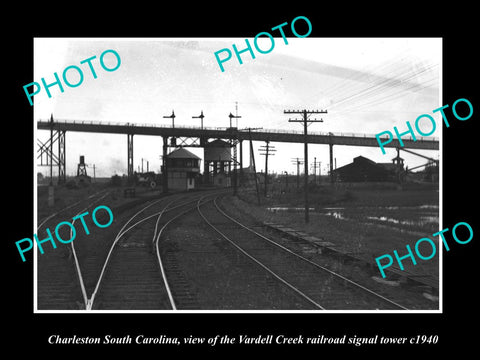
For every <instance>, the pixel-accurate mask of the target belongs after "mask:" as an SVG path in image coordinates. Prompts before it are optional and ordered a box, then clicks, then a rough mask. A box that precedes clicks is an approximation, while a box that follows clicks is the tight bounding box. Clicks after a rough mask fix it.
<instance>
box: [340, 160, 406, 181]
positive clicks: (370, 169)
mask: <svg viewBox="0 0 480 360" xmlns="http://www.w3.org/2000/svg"><path fill="white" fill-rule="evenodd" d="M399 170H403V159H402V158H400V157H396V158H394V159H392V163H376V162H374V161H372V160H370V159H367V158H366V157H363V156H357V157H356V158H354V159H353V162H352V163H351V164H347V165H345V166H342V167H340V168H337V169H335V170H334V171H333V173H334V176H335V177H336V179H337V181H344V182H367V181H396V180H398V171H399Z"/></svg>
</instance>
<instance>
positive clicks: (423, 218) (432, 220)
mask: <svg viewBox="0 0 480 360" xmlns="http://www.w3.org/2000/svg"><path fill="white" fill-rule="evenodd" d="M367 219H370V220H379V221H385V222H390V223H393V224H401V225H425V224H428V223H434V224H435V223H438V218H437V217H435V216H420V218H419V219H417V220H398V219H394V218H389V217H386V216H367Z"/></svg>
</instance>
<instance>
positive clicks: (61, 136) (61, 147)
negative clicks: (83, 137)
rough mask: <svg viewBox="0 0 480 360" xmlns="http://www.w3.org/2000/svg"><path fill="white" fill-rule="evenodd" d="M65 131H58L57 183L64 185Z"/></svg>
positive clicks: (65, 179)
mask: <svg viewBox="0 0 480 360" xmlns="http://www.w3.org/2000/svg"><path fill="white" fill-rule="evenodd" d="M65 134H66V131H65V130H58V183H59V184H65V182H66V181H67V178H66V174H65V160H66V143H65Z"/></svg>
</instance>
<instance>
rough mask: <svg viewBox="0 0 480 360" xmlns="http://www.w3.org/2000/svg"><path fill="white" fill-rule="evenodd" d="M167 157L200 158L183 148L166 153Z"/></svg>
mask: <svg viewBox="0 0 480 360" xmlns="http://www.w3.org/2000/svg"><path fill="white" fill-rule="evenodd" d="M168 157H169V158H170V159H200V158H199V157H198V156H197V155H195V154H193V153H191V152H190V151H188V150H186V149H184V148H179V149H175V150H173V151H172V152H171V153H170V154H168Z"/></svg>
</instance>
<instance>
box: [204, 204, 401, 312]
mask: <svg viewBox="0 0 480 360" xmlns="http://www.w3.org/2000/svg"><path fill="white" fill-rule="evenodd" d="M198 211H199V213H200V215H201V216H202V218H203V219H204V221H205V222H206V223H207V224H208V225H209V226H210V227H211V228H212V229H213V230H214V231H215V232H216V233H217V234H219V235H220V236H221V237H222V238H223V239H224V240H225V241H227V242H229V243H230V245H232V246H233V247H235V248H236V249H237V250H238V251H239V252H241V253H242V254H243V255H244V256H246V257H248V258H249V259H250V260H251V261H252V262H253V263H255V264H256V266H258V267H260V268H262V269H263V270H264V271H265V272H267V273H268V274H269V275H270V276H271V277H273V278H275V279H276V280H277V281H278V282H280V283H282V284H283V285H284V286H285V287H287V288H289V289H290V290H291V291H292V292H294V293H295V294H296V295H297V296H298V297H300V298H302V299H304V300H305V301H307V302H308V303H310V305H311V306H312V307H313V308H315V309H321V310H360V309H382V310H407V309H406V308H405V307H404V306H402V305H400V304H398V303H396V302H394V301H392V300H389V299H387V298H386V297H384V296H382V295H381V294H378V293H376V292H375V291H373V290H370V289H368V288H366V287H365V286H362V285H360V284H358V283H356V282H354V281H352V280H350V279H348V278H346V277H344V276H342V275H340V274H338V273H336V272H334V271H331V270H329V269H327V268H325V267H323V266H321V265H319V264H317V263H315V262H313V261H311V260H309V259H307V258H305V257H303V256H301V255H299V254H297V253H295V252H293V251H291V250H289V249H287V248H286V247H284V246H282V245H281V244H279V243H278V242H276V241H275V240H273V239H271V238H267V237H266V236H264V235H262V234H260V233H258V232H256V231H255V230H253V229H251V228H249V227H248V226H246V225H244V224H242V223H240V222H239V221H237V220H235V219H234V218H232V217H231V216H230V215H228V214H227V213H225V212H224V211H223V210H222V209H221V208H220V207H219V206H218V203H217V199H216V198H215V199H214V200H213V201H211V202H204V203H198Z"/></svg>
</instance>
